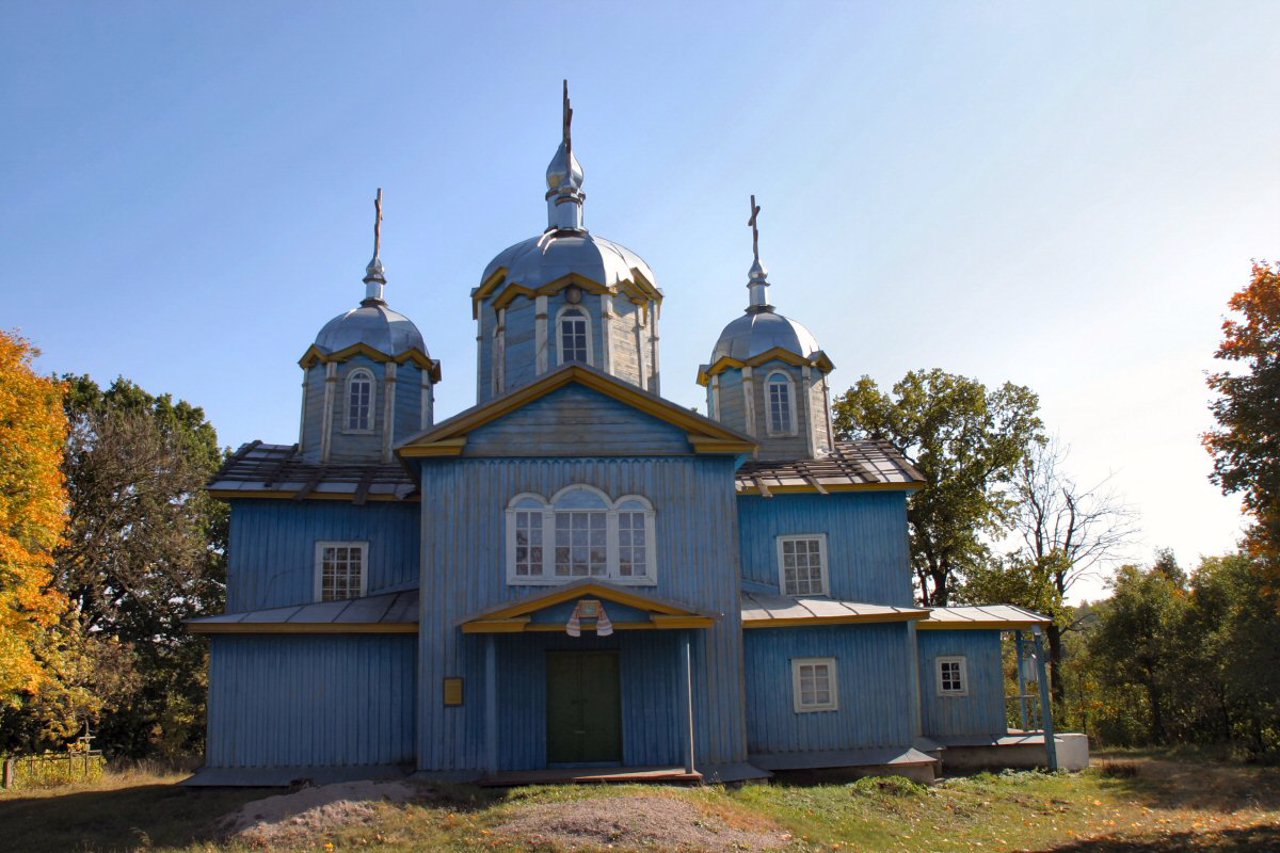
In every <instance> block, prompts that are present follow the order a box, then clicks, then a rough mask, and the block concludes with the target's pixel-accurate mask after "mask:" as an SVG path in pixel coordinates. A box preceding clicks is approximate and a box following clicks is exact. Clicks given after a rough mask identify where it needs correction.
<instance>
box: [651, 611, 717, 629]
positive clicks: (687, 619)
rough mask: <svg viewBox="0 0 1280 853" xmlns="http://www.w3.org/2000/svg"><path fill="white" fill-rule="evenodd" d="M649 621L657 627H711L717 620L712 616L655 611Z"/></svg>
mask: <svg viewBox="0 0 1280 853" xmlns="http://www.w3.org/2000/svg"><path fill="white" fill-rule="evenodd" d="M649 621H650V622H651V623H652V624H653V626H654V627H655V628H663V629H668V628H710V627H711V626H712V625H714V624H716V620H715V619H714V618H712V617H710V616H667V615H665V614H662V613H654V614H652V615H651V616H650V617H649Z"/></svg>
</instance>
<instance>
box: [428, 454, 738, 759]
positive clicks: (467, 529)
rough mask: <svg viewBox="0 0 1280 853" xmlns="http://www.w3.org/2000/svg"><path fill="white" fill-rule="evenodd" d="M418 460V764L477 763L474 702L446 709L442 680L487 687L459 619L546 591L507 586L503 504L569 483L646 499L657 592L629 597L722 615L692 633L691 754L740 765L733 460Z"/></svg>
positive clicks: (645, 590) (479, 724)
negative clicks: (465, 708) (465, 709)
mask: <svg viewBox="0 0 1280 853" xmlns="http://www.w3.org/2000/svg"><path fill="white" fill-rule="evenodd" d="M421 464H422V492H423V501H422V519H423V531H424V532H423V537H422V539H421V541H422V543H423V556H422V598H421V600H422V608H423V609H422V650H423V652H422V654H421V656H420V658H421V663H420V666H421V670H420V683H421V689H422V696H421V701H420V706H421V708H422V712H421V715H420V719H421V721H422V725H421V731H420V733H419V761H420V766H421V767H422V768H424V769H433V770H472V769H480V768H481V767H482V765H483V761H484V755H483V748H484V727H483V716H477V714H480V711H479V710H478V709H479V706H478V705H476V704H474V703H473V704H472V705H471V708H473V709H477V710H475V713H458V712H456V711H452V712H451V710H450V709H444V708H442V707H441V705H442V695H441V691H442V687H441V683H442V682H441V679H442V678H444V677H445V676H451V675H462V676H464V677H466V678H467V680H468V683H469V684H471V685H480V684H482V683H483V680H482V679H483V663H484V656H483V654H482V652H481V651H479V649H480V644H479V643H474V642H471V641H470V638H467V639H464V638H463V636H462V634H461V632H460V631H459V630H458V628H457V623H458V622H459V620H461V619H464V618H466V617H469V616H472V615H475V614H478V613H483V612H485V611H487V610H489V609H491V608H494V607H497V606H500V605H503V604H505V603H508V602H512V601H514V600H519V599H522V598H528V597H533V596H540V595H545V594H546V593H547V592H549V591H550V590H549V589H548V588H546V587H533V588H522V587H510V586H508V585H507V583H506V566H505V556H506V555H505V523H506V516H505V508H506V506H507V503H508V501H510V499H511V498H512V497H513V496H514V495H516V494H518V493H520V492H537V493H539V494H543V495H551V494H554V493H555V492H556V491H558V490H559V489H561V488H563V487H564V486H567V485H570V484H573V483H588V484H591V485H593V486H596V487H597V488H600V489H602V490H603V491H605V492H606V493H607V494H608V495H609V496H610V497H615V498H616V497H618V496H620V495H623V494H642V495H645V496H647V497H648V498H649V500H650V501H652V503H653V506H654V510H655V513H656V525H655V529H656V538H657V560H656V573H657V585H656V587H640V588H637V589H636V591H637V592H639V593H641V594H651V595H654V596H656V597H659V598H664V599H668V600H672V601H677V602H683V603H684V604H686V605H688V606H690V607H693V608H694V609H697V610H700V611H703V612H707V613H711V614H715V615H717V616H718V617H719V618H718V621H717V623H716V625H715V627H713V628H711V629H709V630H705V631H697V632H695V633H694V640H693V650H692V651H693V673H694V702H695V705H696V707H697V712H698V713H697V726H696V731H695V740H696V742H697V745H698V746H697V758H698V760H699V761H701V762H703V763H717V764H718V763H730V762H736V761H742V760H744V759H745V755H746V742H745V731H744V722H743V706H742V690H743V688H742V680H741V678H742V670H741V666H742V646H741V629H740V615H739V577H738V553H737V546H738V535H737V529H736V507H735V503H734V501H735V498H734V493H733V476H732V474H733V467H734V460H733V459H731V458H721V457H693V456H690V457H680V458H665V459H664V458H656V459H655V458H650V459H626V458H610V459H598V458H597V459H592V458H587V459H580V458H579V459H491V460H490V459H461V460H448V461H444V460H442V461H424V462H423V463H421ZM587 639H588V638H587V637H585V636H584V637H583V638H582V641H583V642H585V641H587ZM653 642H657V641H656V640H654V641H653ZM584 647H585V646H584ZM662 656H665V653H663V655H662ZM474 695H475V693H474V691H473V692H472V696H473V697H474ZM530 701H533V700H530ZM535 704H536V703H535Z"/></svg>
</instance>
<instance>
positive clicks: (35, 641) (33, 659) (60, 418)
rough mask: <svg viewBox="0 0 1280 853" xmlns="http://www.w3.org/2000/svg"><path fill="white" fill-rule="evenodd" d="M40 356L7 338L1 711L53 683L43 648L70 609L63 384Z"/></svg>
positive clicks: (0, 500) (2, 390)
mask: <svg viewBox="0 0 1280 853" xmlns="http://www.w3.org/2000/svg"><path fill="white" fill-rule="evenodd" d="M36 354H37V353H36V351H35V350H34V349H33V348H32V347H31V345H30V344H29V343H27V341H25V340H23V339H22V338H20V337H18V336H16V335H11V334H6V333H4V332H0V705H7V706H10V707H12V706H13V705H15V704H18V703H19V702H20V701H21V700H22V697H23V696H26V695H33V694H36V693H38V692H39V691H40V690H41V689H42V687H44V686H45V684H46V683H47V682H48V680H49V677H50V676H49V672H48V671H47V669H46V668H45V667H44V666H43V664H42V661H41V659H40V655H39V653H38V646H39V644H40V642H41V641H42V639H43V637H44V635H45V634H46V633H47V632H48V631H50V630H51V629H53V628H54V627H55V626H56V625H57V624H58V622H59V620H60V619H61V618H62V617H63V615H64V614H65V612H66V610H67V601H66V598H65V597H64V596H62V595H60V594H59V593H58V592H57V591H56V590H55V589H53V588H51V582H52V580H53V576H52V574H51V568H52V565H53V558H52V553H53V551H54V549H55V548H57V547H58V544H59V542H60V541H61V538H62V532H63V527H64V525H65V521H66V518H65V511H66V501H67V491H66V486H65V484H64V481H63V477H62V471H61V467H60V466H61V462H62V451H63V446H64V444H65V442H66V437H67V419H66V417H65V415H64V414H63V411H62V393H63V391H62V386H61V385H60V384H59V383H57V382H54V381H52V380H50V379H46V378H42V377H40V376H37V375H36V373H35V371H34V370H32V368H31V360H32V359H33V358H34V357H35V356H36Z"/></svg>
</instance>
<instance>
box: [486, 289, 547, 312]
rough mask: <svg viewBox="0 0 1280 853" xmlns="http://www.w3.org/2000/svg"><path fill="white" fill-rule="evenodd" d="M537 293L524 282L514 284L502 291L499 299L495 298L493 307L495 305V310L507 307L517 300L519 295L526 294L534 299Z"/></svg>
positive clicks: (525, 295)
mask: <svg viewBox="0 0 1280 853" xmlns="http://www.w3.org/2000/svg"><path fill="white" fill-rule="evenodd" d="M537 295H538V294H537V292H536V291H534V290H531V289H529V288H527V287H525V286H524V285H523V284H513V285H511V286H510V287H508V288H507V289H506V290H504V291H502V293H500V294H499V295H498V298H497V299H495V300H493V307H494V310H496V311H501V310H502V309H503V308H506V307H507V306H508V305H510V304H511V303H512V302H515V301H516V298H517V297H519V296H524V297H526V298H528V299H532V298H534V297H535V296H537Z"/></svg>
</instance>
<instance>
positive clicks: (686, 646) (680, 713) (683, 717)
mask: <svg viewBox="0 0 1280 853" xmlns="http://www.w3.org/2000/svg"><path fill="white" fill-rule="evenodd" d="M677 655H678V658H679V660H678V664H679V669H678V672H679V675H678V679H679V683H678V684H677V689H676V702H677V708H676V719H677V720H679V721H680V724H679V725H680V760H681V761H682V762H683V763H684V772H685V773H693V772H695V771H694V768H693V661H692V650H691V648H690V642H689V632H688V631H681V632H680V643H679V645H678V647H677Z"/></svg>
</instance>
